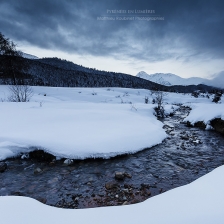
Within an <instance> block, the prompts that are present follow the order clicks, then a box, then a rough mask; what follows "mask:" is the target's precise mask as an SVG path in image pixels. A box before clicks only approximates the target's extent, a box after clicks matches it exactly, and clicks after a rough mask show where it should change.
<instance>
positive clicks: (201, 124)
mask: <svg viewBox="0 0 224 224" xmlns="http://www.w3.org/2000/svg"><path fill="white" fill-rule="evenodd" d="M194 127H198V128H202V129H205V128H206V125H205V123H204V122H203V121H198V122H196V123H195V124H194Z"/></svg>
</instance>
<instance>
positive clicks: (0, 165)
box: [0, 162, 7, 173]
mask: <svg viewBox="0 0 224 224" xmlns="http://www.w3.org/2000/svg"><path fill="white" fill-rule="evenodd" d="M6 169H7V164H6V163H4V162H0V173H3V172H4V171H5V170H6Z"/></svg>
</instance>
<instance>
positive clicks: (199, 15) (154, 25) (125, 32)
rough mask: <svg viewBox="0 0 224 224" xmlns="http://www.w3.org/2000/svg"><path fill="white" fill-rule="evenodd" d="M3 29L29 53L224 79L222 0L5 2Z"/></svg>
mask: <svg viewBox="0 0 224 224" xmlns="http://www.w3.org/2000/svg"><path fill="white" fill-rule="evenodd" d="M0 6H1V7H0V15H1V16H0V25H1V32H2V33H3V34H4V35H5V36H6V37H9V38H10V39H11V40H12V41H13V42H15V43H16V44H17V45H18V50H21V51H23V52H24V53H27V54H31V55H35V56H37V57H39V58H42V57H58V58H62V59H66V60H68V61H72V62H73V63H75V64H79V65H82V66H84V67H90V68H96V69H98V70H104V71H113V72H120V73H126V74H130V75H133V76H136V75H137V73H138V72H140V71H144V72H146V73H147V74H155V73H172V74H175V75H177V76H180V77H182V78H190V77H200V78H206V79H211V78H214V77H215V76H220V77H223V71H224V63H223V59H224V53H223V50H222V49H223V47H224V46H223V44H224V43H223V41H222V38H220V37H222V36H223V34H224V28H223V26H222V24H223V22H224V16H223V14H222V12H223V9H224V3H223V2H222V1H218V0H217V1H206V3H204V2H201V1H199V0H198V1H193V0H192V1H182V2H181V3H180V2H179V1H177V0H174V1H172V2H169V3H168V2H167V1H163V0H160V1H157V2H155V1H149V2H145V1H141V0H140V1H138V2H137V3H136V2H135V1H120V2H119V1H113V2H105V1H100V0H98V1H96V2H94V4H91V2H89V0H86V1H79V0H78V1H75V2H74V1H72V0H68V1H63V2H61V1H52V0H46V1H44V2H40V1H32V2H29V1H28V2H27V1H26V0H19V1H16V0H10V1H1V2H0Z"/></svg>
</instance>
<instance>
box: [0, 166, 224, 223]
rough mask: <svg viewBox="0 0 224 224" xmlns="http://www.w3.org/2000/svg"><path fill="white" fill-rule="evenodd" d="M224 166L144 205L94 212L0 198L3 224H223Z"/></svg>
mask: <svg viewBox="0 0 224 224" xmlns="http://www.w3.org/2000/svg"><path fill="white" fill-rule="evenodd" d="M223 175H224V166H221V167H219V168H217V169H215V170H213V171H212V172H211V173H209V174H207V175H205V176H203V177H201V178H199V179H198V180H196V181H194V182H192V183H191V184H188V185H185V186H183V187H178V188H175V189H173V190H170V191H167V192H165V193H163V194H161V195H158V196H155V197H152V198H150V199H148V200H146V201H144V202H142V203H138V204H134V205H126V206H111V207H101V208H91V209H62V208H54V207H52V206H47V205H44V204H42V203H40V202H39V201H36V200H34V199H31V198H26V197H21V196H20V197H18V196H3V197H0V211H1V223H2V224H31V223H32V224H40V223H42V224H45V223H46V224H48V223H54V224H61V223H65V222H66V223H79V224H89V223H94V224H101V223H103V224H104V223H107V224H114V223H118V224H119V223H122V224H123V223H128V224H136V223H139V224H140V223H141V224H146V223H153V224H180V223H181V224H199V223H203V224H211V223H215V224H223V223H224V212H223V208H224V194H223V189H224V179H223Z"/></svg>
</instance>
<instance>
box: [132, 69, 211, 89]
mask: <svg viewBox="0 0 224 224" xmlns="http://www.w3.org/2000/svg"><path fill="white" fill-rule="evenodd" d="M136 76H137V77H139V78H142V79H146V80H149V81H152V82H156V83H159V84H163V85H166V86H171V85H182V86H187V85H198V84H205V83H207V82H208V81H209V80H207V79H203V78H199V77H192V78H187V79H185V78H181V77H180V76H177V75H174V74H171V73H155V74H151V75H149V74H147V73H146V72H144V71H141V72H139V73H138V74H137V75H136Z"/></svg>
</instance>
